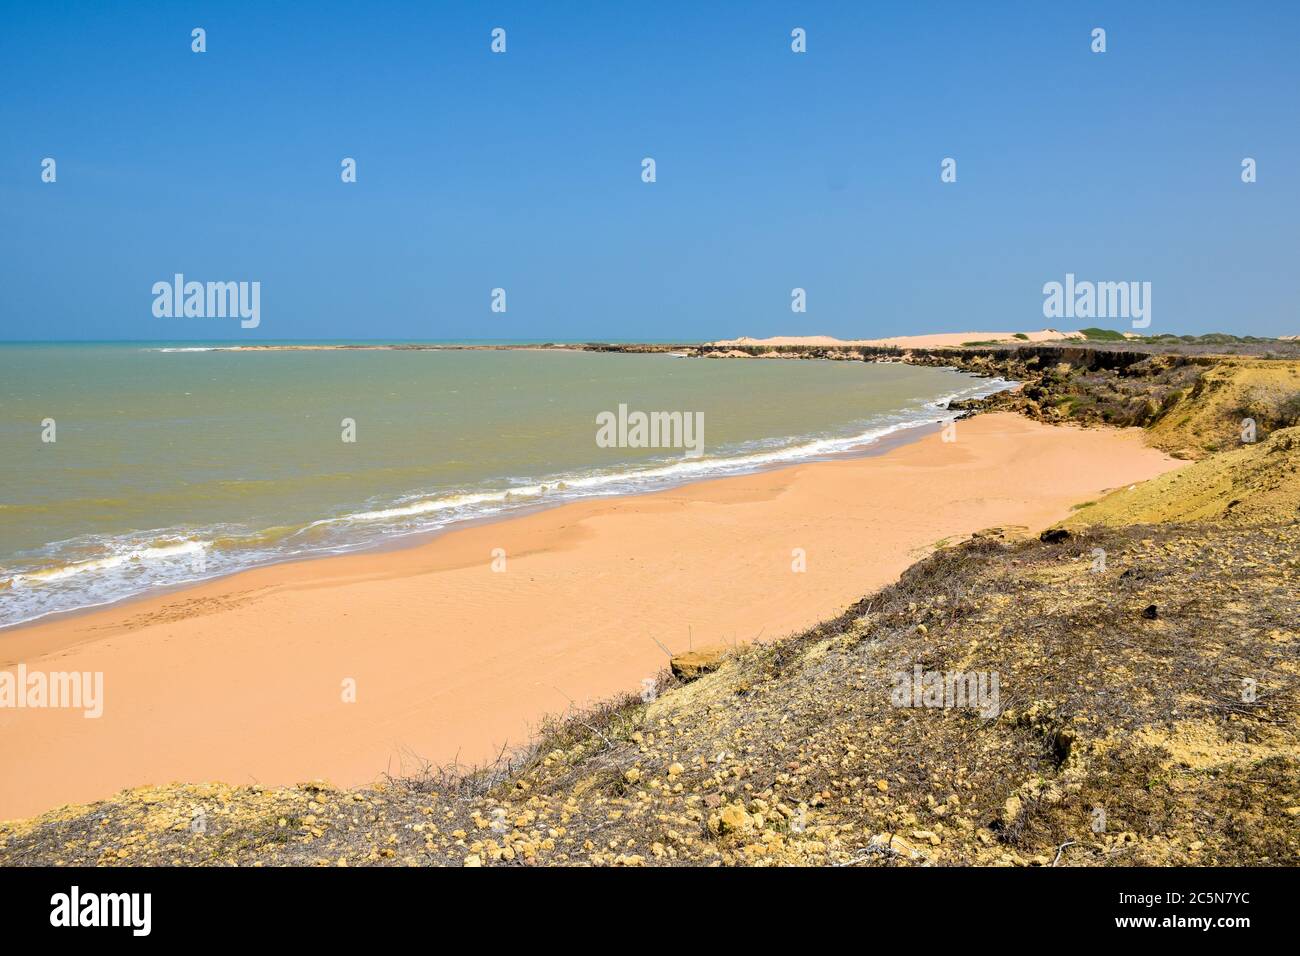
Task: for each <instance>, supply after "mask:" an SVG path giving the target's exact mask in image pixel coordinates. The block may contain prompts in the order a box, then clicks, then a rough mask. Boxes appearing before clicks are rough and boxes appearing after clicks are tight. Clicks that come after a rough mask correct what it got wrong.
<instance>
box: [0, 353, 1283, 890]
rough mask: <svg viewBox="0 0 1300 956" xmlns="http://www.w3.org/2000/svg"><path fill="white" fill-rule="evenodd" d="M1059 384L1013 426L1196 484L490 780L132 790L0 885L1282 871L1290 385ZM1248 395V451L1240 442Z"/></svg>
mask: <svg viewBox="0 0 1300 956" xmlns="http://www.w3.org/2000/svg"><path fill="white" fill-rule="evenodd" d="M1033 357H1034V356H1032V355H1031V356H1030V358H1033ZM1052 358H1053V359H1062V356H1060V355H1056V356H1052ZM1010 361H1019V362H1024V361H1025V359H1024V358H1023V357H1022V358H1019V359H1012V360H1010ZM1238 362H1239V363H1245V364H1244V365H1237V364H1233V363H1238ZM1062 364H1067V363H1065V362H1064V361H1063V360H1061V361H1052V362H1051V364H1050V366H1047V367H1046V368H1045V367H1044V363H1043V361H1042V359H1041V357H1040V358H1039V359H1038V361H1037V362H1036V363H1034V364H1032V365H1026V366H1025V367H1024V368H1022V369H1020V370H1019V371H1020V373H1021V375H1023V377H1021V378H1020V380H1021V381H1026V382H1027V383H1028V385H1027V388H1026V389H1025V390H1023V392H1028V390H1029V388H1030V387H1032V388H1036V389H1039V392H1038V393H1037V397H1035V396H1033V395H1029V394H1021V395H1019V396H1018V397H1011V398H1010V399H1003V400H1002V401H1004V402H1006V401H1010V402H1011V403H1013V405H1014V404H1015V403H1019V405H1018V406H1017V407H1019V408H1020V409H1021V410H1022V411H1023V412H1025V413H1026V414H1034V412H1033V410H1032V409H1031V408H1030V407H1029V405H1028V404H1027V403H1028V402H1034V403H1035V406H1036V407H1037V409H1038V413H1039V414H1042V415H1046V416H1049V417H1050V418H1051V419H1052V420H1075V421H1089V420H1092V419H1091V417H1090V416H1093V415H1096V416H1098V420H1105V410H1106V409H1112V410H1114V411H1113V412H1112V414H1116V415H1118V414H1120V412H1121V411H1123V410H1129V411H1132V410H1135V409H1138V408H1139V407H1140V408H1142V409H1146V411H1145V412H1143V414H1144V415H1146V419H1145V424H1146V425H1147V427H1148V428H1149V429H1150V431H1151V434H1152V437H1153V440H1156V441H1158V442H1160V443H1162V445H1163V446H1164V447H1176V448H1179V449H1185V450H1186V452H1187V457H1189V458H1197V459H1200V460H1197V461H1195V462H1194V463H1193V464H1190V465H1189V466H1187V467H1186V468H1185V469H1182V470H1180V471H1179V472H1175V473H1173V474H1171V475H1168V476H1165V477H1164V478H1162V479H1157V481H1156V482H1151V483H1147V484H1146V485H1143V486H1139V487H1135V488H1133V489H1131V490H1130V489H1119V490H1117V491H1116V492H1114V493H1113V494H1112V495H1110V496H1108V497H1107V498H1104V499H1102V500H1101V501H1099V502H1092V503H1081V505H1082V507H1080V508H1079V510H1078V511H1077V512H1076V514H1075V516H1074V517H1073V518H1072V519H1071V520H1070V521H1069V522H1067V523H1065V525H1064V526H1063V527H1061V528H1059V529H1052V530H1050V531H1049V532H1046V533H1044V535H1043V536H1042V539H1037V538H1029V539H1026V538H1024V537H1023V536H1022V535H1021V534H1019V533H1018V532H1017V529H991V530H989V531H987V532H985V533H982V534H980V535H976V536H974V537H973V538H972V539H971V540H969V541H966V542H962V543H960V544H957V545H955V546H951V547H945V548H942V549H941V550H939V551H937V552H936V553H935V554H934V555H932V556H931V557H929V558H927V559H926V560H924V561H921V562H919V563H918V564H916V565H914V566H913V567H912V568H911V569H909V570H908V571H907V572H906V573H905V574H904V575H903V577H902V578H901V580H900V581H899V582H898V583H897V584H895V585H893V586H892V587H889V588H887V589H885V590H884V591H881V592H879V593H877V594H874V595H871V596H869V597H867V598H864V599H863V600H862V601H861V602H859V603H858V604H857V605H856V606H855V607H853V608H851V609H850V610H849V611H848V612H846V613H845V614H843V615H842V616H841V617H840V618H838V619H836V620H834V621H829V622H826V623H824V624H822V625H821V626H819V627H817V628H814V629H813V630H811V631H808V632H807V633H804V634H801V635H798V636H795V637H792V638H789V639H786V640H783V641H780V642H776V643H771V644H765V645H760V646H754V647H750V648H747V649H741V650H729V651H727V650H718V651H710V652H704V653H697V654H696V655H695V656H694V657H692V658H690V659H685V660H683V659H678V660H676V661H675V673H674V672H670V671H665V673H664V674H663V675H662V676H661V679H660V682H659V688H658V693H657V696H656V697H655V699H653V700H648V701H646V700H642V699H641V698H640V697H639V696H629V697H627V698H624V699H621V700H616V701H611V702H609V703H607V704H605V705H603V706H601V707H598V708H596V709H594V710H592V711H590V712H586V713H582V714H577V715H571V716H570V717H569V718H568V719H566V720H563V721H557V722H555V723H553V725H551V726H550V727H549V728H547V730H546V731H545V732H544V734H543V735H542V737H541V739H540V740H539V741H538V742H537V744H536V745H535V747H533V748H532V749H530V750H529V751H527V752H525V753H521V754H516V755H513V756H512V758H511V759H510V760H509V761H507V762H505V763H503V764H501V765H498V766H496V767H494V768H489V769H487V770H484V771H482V772H479V773H476V774H471V775H468V776H464V775H452V774H442V773H431V774H428V775H425V776H424V777H421V778H418V779H404V780H394V781H390V782H389V783H388V784H387V785H385V786H382V787H375V788H368V789H360V790H351V791H340V790H336V789H334V788H333V787H331V786H329V785H328V784H325V783H320V782H316V783H304V784H301V785H299V786H296V787H286V788H260V787H229V786H225V785H221V784H201V785H191V786H169V787H152V788H144V789H140V790H134V791H127V792H124V793H122V794H120V795H119V796H118V797H115V798H114V799H111V800H108V801H104V802H101V803H96V804H92V805H90V806H84V807H65V808H61V809H59V810H55V811H53V812H51V813H47V814H45V815H43V816H41V817H39V818H36V819H33V820H27V821H20V822H16V823H7V824H0V864H3V865H24V864H57V865H67V864H104V865H148V864H186V865H195V864H200V865H244V866H248V865H253V866H259V865H266V866H272V865H286V864H296V865H321V866H325V865H330V866H334V865H366V864H370V865H400V864H405V865H451V866H486V865H516V866H518V865H587V864H595V865H626V866H655V865H671V864H678V865H681V864H689V865H788V864H819V865H820V864H830V865H846V866H848V865H852V866H916V865H931V864H940V865H953V864H956V865H961V864H975V865H1002V866H1022V865H1027V866H1052V865H1057V866H1065V865H1079V866H1083V865H1087V866H1115V865H1185V864H1207V865H1241V864H1259V865H1296V864H1297V863H1300V735H1298V731H1300V726H1298V720H1300V693H1298V691H1300V630H1298V625H1297V622H1300V521H1298V520H1297V519H1298V518H1300V510H1298V509H1300V480H1297V475H1296V468H1297V465H1298V464H1300V430H1298V429H1296V428H1294V427H1287V425H1288V424H1289V423H1288V422H1287V415H1288V414H1290V413H1289V411H1288V409H1290V408H1291V407H1293V403H1294V398H1295V395H1296V393H1297V390H1296V389H1295V388H1293V387H1292V386H1291V385H1290V384H1289V383H1291V382H1292V381H1293V376H1295V375H1296V374H1297V372H1296V367H1295V363H1287V362H1281V361H1273V362H1270V361H1266V360H1264V361H1261V360H1250V359H1234V360H1231V361H1229V360H1221V361H1217V362H1216V361H1210V362H1199V361H1196V362H1188V361H1187V360H1186V359H1185V357H1178V356H1172V357H1171V356H1166V357H1157V359H1150V358H1146V357H1140V358H1139V359H1137V360H1128V361H1127V363H1126V364H1124V365H1122V366H1119V365H1105V364H1103V365H1098V366H1090V365H1089V364H1088V363H1087V362H1071V363H1068V364H1069V365H1070V367H1069V368H1068V369H1061V367H1060V366H1061V365H1062ZM1139 366H1145V367H1144V368H1142V367H1139ZM1004 370H1005V371H1015V369H1012V368H1010V367H1009V366H1004ZM995 371H996V370H995ZM1144 381H1145V382H1146V384H1147V386H1148V388H1147V391H1146V393H1145V395H1144V394H1143V392H1142V389H1141V388H1140V387H1138V385H1137V384H1135V383H1141V382H1144ZM1176 392H1181V394H1180V395H1179V397H1178V398H1176V399H1173V398H1171V396H1173V395H1174V394H1175V393H1176ZM1071 395H1082V396H1085V397H1090V398H1091V400H1090V401H1083V402H1080V401H1076V402H1071V403H1067V402H1064V401H1060V399H1061V398H1063V397H1067V396H1071ZM1147 400H1149V401H1150V402H1151V403H1152V404H1154V405H1155V411H1154V412H1152V411H1150V409H1149V408H1148V406H1147V404H1146V402H1147ZM1242 401H1246V402H1248V403H1249V402H1254V403H1255V405H1254V409H1253V410H1254V412H1255V414H1256V415H1257V416H1258V421H1259V422H1260V428H1259V434H1258V436H1257V438H1258V440H1257V441H1256V442H1250V443H1243V442H1242V441H1241V440H1240V437H1239V436H1238V437H1237V439H1236V441H1235V443H1234V442H1233V436H1234V435H1238V428H1239V422H1238V421H1237V419H1236V417H1235V416H1237V415H1238V414H1239V413H1240V410H1241V409H1240V407H1239V406H1240V405H1241V403H1242ZM1139 402H1142V404H1141V405H1139ZM1044 409H1062V410H1063V411H1062V412H1061V413H1060V414H1059V415H1057V414H1056V413H1055V412H1045V411H1044ZM1089 409H1091V411H1089ZM1220 448H1223V449H1229V450H1223V451H1216V449H1220ZM918 671H919V673H920V675H921V676H920V678H918V677H917V674H918ZM935 674H939V675H949V676H953V675H961V676H963V677H969V678H971V680H972V681H973V683H970V684H965V683H963V684H960V685H959V686H960V687H961V688H965V689H969V690H972V691H973V690H983V691H984V694H983V695H982V696H979V697H978V699H970V698H967V699H961V698H960V697H958V698H957V699H953V697H952V696H951V695H949V696H948V698H947V699H945V698H944V695H943V693H942V690H943V688H939V687H936V686H934V685H933V684H932V683H928V682H929V681H930V680H931V677H930V675H935ZM899 675H904V676H903V677H900V676H899ZM994 677H996V679H997V685H996V690H997V692H996V699H994V695H993V694H992V693H991V691H992V689H993V684H992V680H993V678H994ZM918 679H919V680H921V682H922V687H921V691H922V692H921V693H918V694H915V695H914V694H913V693H912V690H913V689H914V684H915V682H916V681H917V680H918ZM981 679H982V680H983V681H984V683H982V684H980V683H979V681H980V680H981ZM954 689H958V688H954Z"/></svg>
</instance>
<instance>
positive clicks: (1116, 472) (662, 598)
mask: <svg viewBox="0 0 1300 956" xmlns="http://www.w3.org/2000/svg"><path fill="white" fill-rule="evenodd" d="M1178 464H1180V463H1179V462H1176V461H1174V460H1172V459H1170V458H1168V457H1166V456H1165V455H1164V454H1163V453H1160V452H1158V451H1155V450H1153V449H1151V448H1149V447H1147V446H1145V445H1144V444H1143V441H1142V438H1141V436H1140V434H1139V432H1137V431H1136V430H1133V431H1119V430H1113V429H1107V430H1080V429H1077V428H1073V427H1048V426H1044V425H1040V424H1036V423H1034V422H1031V421H1028V420H1026V419H1024V418H1021V417H1018V416H1015V415H1010V414H996V415H984V416H979V417H977V418H974V419H969V420H964V421H961V422H959V423H957V440H956V441H955V442H944V441H941V439H940V436H939V434H938V433H937V432H936V433H931V434H928V435H926V436H925V437H923V438H921V439H919V440H918V441H915V442H913V443H910V444H906V445H902V446H900V447H897V448H894V449H892V450H890V451H889V452H888V453H887V454H884V455H878V456H874V457H865V458H855V459H845V460H836V461H825V462H812V463H806V464H800V465H795V466H791V467H787V468H782V469H779V470H774V471H769V472H765V473H760V474H753V475H747V476H741V477H730V478H722V479H716V480H712V481H706V482H700V483H697V484H692V485H687V486H683V487H681V488H676V489H672V490H668V491H661V492H657V493H654V494H647V495H642V496H636V497H627V498H605V499H597V500H590V501H580V502H576V503H570V504H565V505H562V506H559V507H555V508H552V509H549V510H544V511H539V512H536V513H533V514H529V515H526V516H522V517H518V518H513V519H510V520H505V521H499V522H495V523H490V524H482V525H476V526H469V527H465V528H463V529H461V530H457V531H453V532H450V533H447V534H444V535H442V536H440V537H437V538H435V539H433V540H431V541H427V542H424V543H421V544H419V545H418V546H415V547H408V548H401V549H396V550H389V551H383V552H373V553H365V554H358V555H351V556H343V557H332V558H324V559H318V560H312V561H303V562H297V563H289V564H281V565H275V566H271V567H266V568H260V569H256V570H252V571H247V572H243V573H240V574H237V575H233V576H231V577H227V578H223V579H220V580H217V581H213V582H210V583H206V584H203V585H201V586H196V587H192V588H188V589H185V590H182V591H177V592H173V593H169V594H164V595H160V596H154V597H150V598H146V599H143V600H137V601H132V602H128V603H124V604H121V605H117V606H113V607H110V608H106V609H103V610H99V611H92V612H89V613H83V614H78V615H74V616H70V617H64V618H59V619H54V620H50V621H48V622H44V623H41V622H38V623H36V624H34V625H30V626H25V627H20V628H16V629H13V630H10V631H6V632H0V668H5V669H10V670H12V669H14V668H15V667H16V666H17V665H18V664H19V663H24V664H25V665H26V666H27V668H28V670H29V671H33V670H44V671H51V672H52V671H92V672H103V674H104V695H105V702H104V712H103V716H102V717H100V718H99V719H86V718H85V717H83V715H82V713H81V712H80V711H72V710H53V709H43V710H42V709H4V710H0V819H3V818H12V817H18V816H24V815H29V814H33V813H37V812H40V811H43V810H47V809H49V808H51V807H53V806H57V805H60V804H64V803H78V802H86V801H90V800H94V799H98V798H103V797H107V796H109V795H110V794H112V793H113V792H115V791H116V790H118V789H120V788H123V787H129V786H139V785H144V784H149V783H166V782H170V781H173V780H186V781H205V780H221V781H224V782H228V783H232V784H246V783H254V782H256V783H262V784H266V785H275V784H283V783H293V782H297V781H301V780H307V779H313V778H326V779H329V780H331V781H332V782H334V783H336V784H340V785H357V784H362V783H365V782H368V781H371V780H373V779H374V778H375V777H376V776H378V775H379V774H382V773H383V772H385V771H387V772H391V773H400V772H409V771H413V770H416V769H418V767H419V766H420V764H421V762H423V761H428V762H431V763H435V764H444V763H449V762H451V761H454V760H459V762H460V763H461V764H472V763H476V762H483V761H486V760H490V759H491V758H493V757H495V756H496V754H497V753H498V752H499V751H500V750H501V749H502V747H505V746H510V745H517V744H521V743H524V742H525V741H526V739H527V737H528V734H529V731H530V728H531V727H534V726H535V725H536V723H537V721H538V720H539V719H540V718H541V717H542V716H543V715H544V714H546V713H556V712H560V711H563V710H565V709H566V708H568V707H569V706H571V704H573V703H577V704H582V703H584V702H589V701H592V700H595V699H599V698H601V697H604V696H608V695H610V694H613V693H615V692H618V691H623V690H635V689H637V688H638V687H639V686H640V683H641V681H642V679H643V678H646V677H651V676H653V675H654V674H655V673H656V672H657V671H659V670H660V669H661V668H663V667H664V666H665V665H666V664H667V662H668V661H667V657H666V656H665V654H664V651H663V650H661V649H660V647H659V646H658V644H657V643H656V641H657V642H658V643H659V644H663V645H665V646H666V647H668V648H669V649H670V650H671V651H673V652H674V653H677V652H681V651H684V650H686V649H688V646H690V645H691V643H692V642H693V646H694V647H697V648H698V647H700V646H703V645H707V644H714V643H720V642H727V643H730V642H732V641H737V642H745V641H750V640H754V639H756V638H758V639H769V638H776V637H779V636H782V635H784V634H788V633H790V632H792V631H795V630H798V629H801V628H805V627H807V626H810V625H812V624H814V623H816V622H818V621H820V620H823V619H825V618H827V617H829V616H831V615H833V614H835V613H836V612H837V611H839V610H840V609H841V608H843V607H845V606H847V605H849V604H851V603H852V602H854V601H856V600H857V599H859V598H860V597H862V596H863V595H864V594H866V593H868V592H870V591H871V590H873V589H875V588H877V587H880V586H881V585H884V584H886V583H887V582H889V581H890V580H892V579H893V578H895V577H896V576H897V575H898V574H899V573H900V572H901V571H902V570H903V569H904V568H906V567H907V566H908V565H910V564H911V563H913V562H914V561H915V560H917V559H918V558H919V557H921V556H923V555H924V554H925V553H927V552H928V551H929V550H931V549H932V548H933V547H934V546H935V544H936V543H937V542H940V541H941V540H943V539H950V538H954V537H958V536H962V535H966V534H969V533H971V532H974V531H976V530H979V529H982V528H987V527H990V526H995V525H1001V526H1010V525H1019V526H1025V527H1026V528H1028V529H1029V530H1030V531H1037V530H1038V529H1040V528H1042V527H1044V526H1046V525H1048V524H1050V523H1052V522H1053V521H1056V520H1058V519H1060V518H1062V517H1064V516H1066V515H1067V514H1068V513H1069V511H1070V506H1071V505H1073V504H1076V503H1079V502H1082V501H1085V500H1088V499H1091V498H1095V497H1097V496H1098V495H1099V494H1100V493H1101V492H1102V491H1103V490H1106V489H1111V488H1116V487H1120V486H1123V485H1128V484H1130V483H1133V482H1138V481H1142V480H1144V479H1147V478H1150V477H1153V476H1155V475H1158V474H1161V473H1163V472H1165V471H1167V470H1169V469H1171V468H1173V467H1175V466H1177V465H1178ZM494 549H503V550H504V553H505V556H506V557H505V560H506V566H505V570H504V571H500V572H497V571H493V570H492V560H493V551H494ZM795 549H802V551H803V553H804V554H805V555H806V568H807V570H806V571H804V572H802V573H797V572H795V571H793V570H792V562H793V561H794V555H795ZM349 681H354V682H355V688H356V691H355V702H347V701H345V699H344V698H345V696H346V694H345V685H347V686H351V685H348V683H347V682H349Z"/></svg>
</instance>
